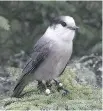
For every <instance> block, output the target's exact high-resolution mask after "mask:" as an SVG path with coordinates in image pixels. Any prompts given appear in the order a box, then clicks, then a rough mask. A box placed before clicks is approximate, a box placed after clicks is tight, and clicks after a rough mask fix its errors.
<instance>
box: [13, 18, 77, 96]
mask: <svg viewBox="0 0 103 111" xmlns="http://www.w3.org/2000/svg"><path fill="white" fill-rule="evenodd" d="M77 28H78V27H77V26H76V24H75V21H74V19H73V18H72V17H70V16H60V17H57V18H55V19H54V20H53V21H52V23H51V25H50V26H49V27H48V28H47V30H46V32H45V33H44V35H43V36H42V37H41V38H40V39H39V40H38V41H37V43H36V44H35V45H34V48H33V52H32V54H31V57H30V58H29V59H28V60H27V63H26V64H25V67H24V69H23V71H22V73H23V74H22V76H21V77H20V79H19V80H18V83H17V85H16V86H15V88H14V91H13V95H12V96H14V97H19V95H20V94H21V92H22V90H23V89H24V87H25V86H26V85H27V84H28V83H29V82H30V81H33V80H37V81H45V82H46V81H49V80H55V79H56V78H57V77H58V76H59V75H60V74H61V73H62V72H63V70H64V69H65V67H66V65H67V62H68V61H69V59H70V57H71V54H72V48H73V39H74V36H75V30H76V29H77Z"/></svg>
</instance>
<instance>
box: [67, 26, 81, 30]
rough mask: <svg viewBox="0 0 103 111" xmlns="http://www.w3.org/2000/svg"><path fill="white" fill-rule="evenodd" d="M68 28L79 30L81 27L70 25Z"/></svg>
mask: <svg viewBox="0 0 103 111" xmlns="http://www.w3.org/2000/svg"><path fill="white" fill-rule="evenodd" d="M67 28H69V29H71V30H78V29H79V27H78V26H73V27H70V26H68V27H67Z"/></svg>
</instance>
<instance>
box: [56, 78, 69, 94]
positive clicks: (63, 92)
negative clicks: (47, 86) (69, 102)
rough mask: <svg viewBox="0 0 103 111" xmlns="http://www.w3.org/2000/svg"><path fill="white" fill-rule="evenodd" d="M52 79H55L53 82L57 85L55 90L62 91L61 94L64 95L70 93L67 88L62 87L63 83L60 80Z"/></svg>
mask: <svg viewBox="0 0 103 111" xmlns="http://www.w3.org/2000/svg"><path fill="white" fill-rule="evenodd" d="M54 81H55V83H56V85H57V91H58V92H60V91H62V96H66V95H68V94H69V93H70V92H69V91H68V90H67V89H65V88H64V87H63V84H62V83H61V82H59V81H57V80H54Z"/></svg>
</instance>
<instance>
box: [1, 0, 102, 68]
mask: <svg viewBox="0 0 103 111" xmlns="http://www.w3.org/2000/svg"><path fill="white" fill-rule="evenodd" d="M61 15H68V16H72V17H73V18H74V19H75V21H76V24H77V25H78V26H79V27H80V29H79V30H78V32H77V33H76V38H75V40H74V51H73V56H72V57H74V56H76V57H81V56H83V55H89V54H92V53H96V54H99V55H101V53H102V2H101V1H75V2H74V1H48V2H47V1H46V2H45V1H38V2H37V1H20V2H19V1H5V2H4V1H0V65H4V64H5V65H10V64H11V61H12V60H11V58H12V56H14V55H15V54H16V56H18V57H19V55H18V54H21V55H24V56H25V55H28V54H29V53H30V51H31V50H32V47H33V44H34V43H35V42H36V41H37V40H38V39H39V37H41V35H43V33H44V32H45V30H46V29H47V27H48V25H49V24H50V20H51V18H52V17H57V16H61ZM8 61H9V62H8ZM14 61H15V60H14ZM13 66H16V65H14V64H13Z"/></svg>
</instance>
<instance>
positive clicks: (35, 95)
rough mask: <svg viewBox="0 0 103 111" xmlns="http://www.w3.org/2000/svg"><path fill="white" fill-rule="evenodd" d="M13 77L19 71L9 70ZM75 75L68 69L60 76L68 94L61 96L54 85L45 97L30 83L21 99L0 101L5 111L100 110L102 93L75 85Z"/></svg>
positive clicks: (99, 90)
mask: <svg viewBox="0 0 103 111" xmlns="http://www.w3.org/2000/svg"><path fill="white" fill-rule="evenodd" d="M9 71H10V72H11V74H14V73H13V72H15V77H17V75H19V74H20V73H21V69H16V68H9ZM75 77H76V73H75V72H74V71H73V69H69V68H68V67H67V68H66V70H65V71H64V74H63V75H61V77H60V80H61V81H62V83H63V84H64V87H65V88H67V89H68V90H69V91H70V93H69V94H68V95H66V96H64V97H63V96H62V92H57V90H56V87H55V85H53V86H52V89H51V94H50V95H48V96H47V95H45V93H44V92H42V93H40V91H39V90H38V89H37V88H36V84H35V83H30V84H29V85H28V86H27V87H25V89H24V91H23V93H22V96H21V98H6V99H4V100H2V104H4V109H6V110H34V109H35V110H37V109H38V110H40V109H47V110H48V109H51V110H52V109H55V110H67V109H68V110H69V109H70V110H100V109H102V100H101V96H102V92H101V89H99V88H94V87H92V86H90V85H83V84H79V83H77V81H76V79H75Z"/></svg>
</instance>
